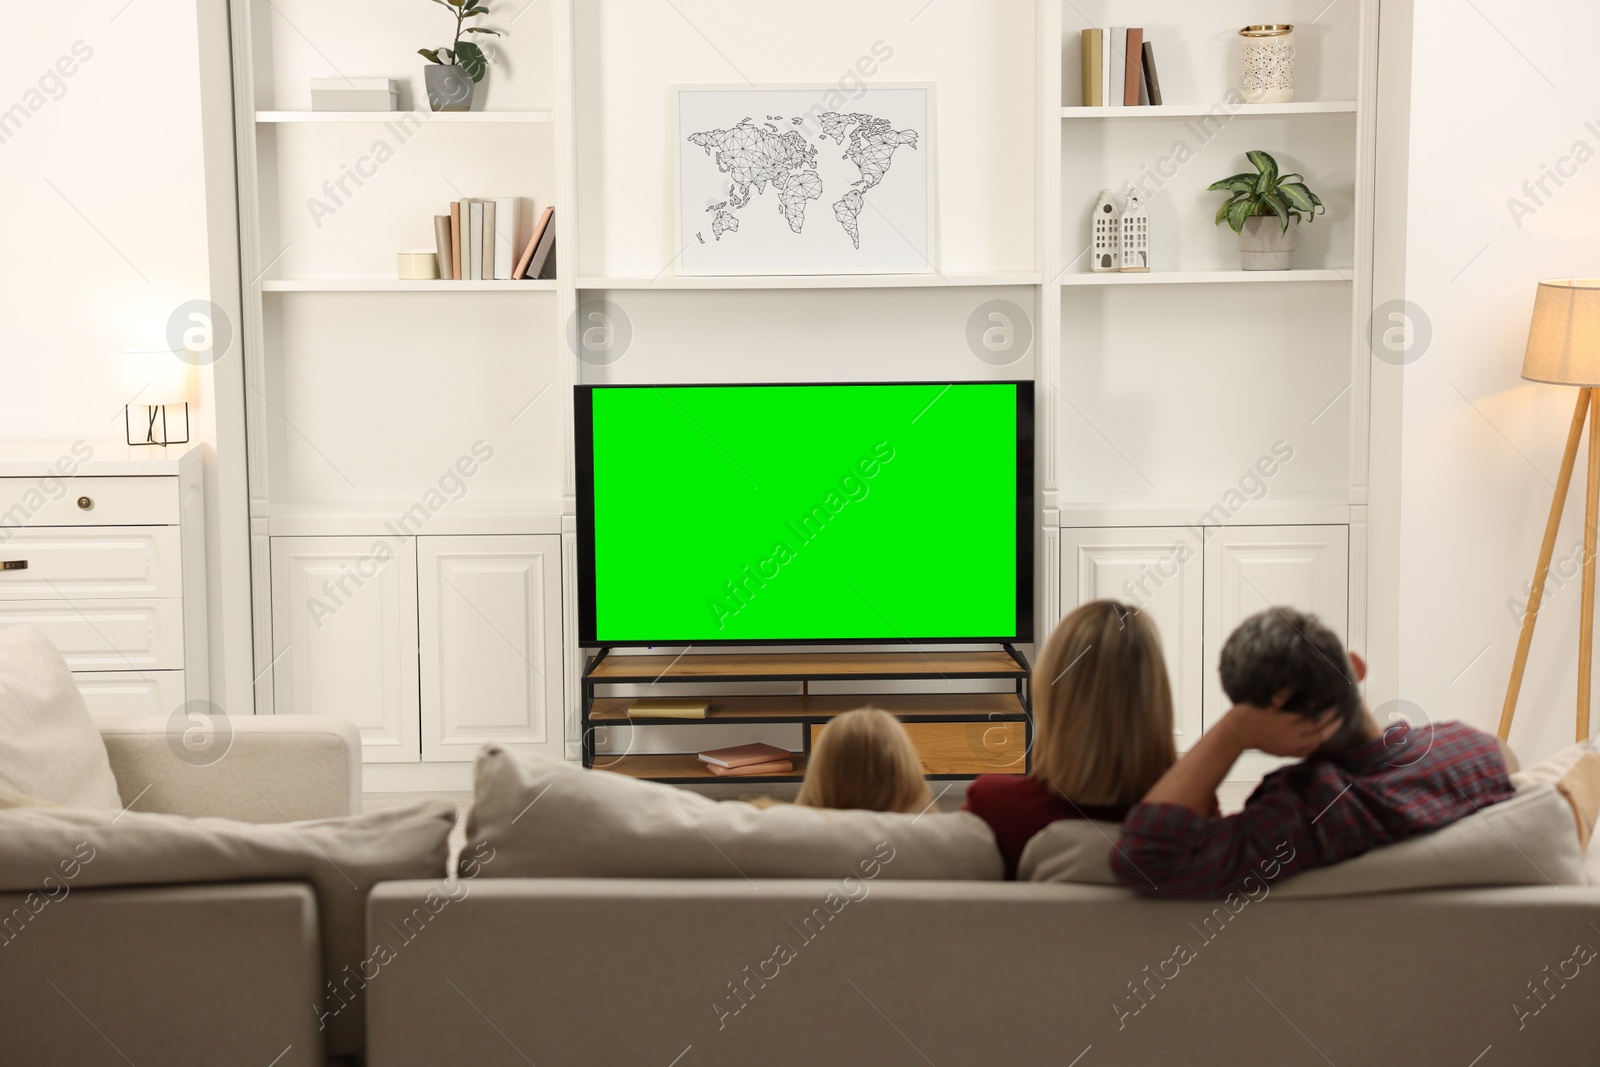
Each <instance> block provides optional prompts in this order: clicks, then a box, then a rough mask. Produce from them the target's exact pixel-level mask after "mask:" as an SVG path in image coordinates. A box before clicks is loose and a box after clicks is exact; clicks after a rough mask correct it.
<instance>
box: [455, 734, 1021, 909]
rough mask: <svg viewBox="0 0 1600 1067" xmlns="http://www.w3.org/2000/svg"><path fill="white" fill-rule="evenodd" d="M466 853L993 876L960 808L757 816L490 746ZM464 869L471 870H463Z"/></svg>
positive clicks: (983, 834) (536, 864) (518, 871)
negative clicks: (916, 812) (919, 812)
mask: <svg viewBox="0 0 1600 1067" xmlns="http://www.w3.org/2000/svg"><path fill="white" fill-rule="evenodd" d="M474 793H475V796H474V799H473V805H472V814H471V815H470V817H469V818H468V820H467V848H466V850H465V854H467V855H474V854H477V851H478V850H479V846H480V845H481V846H483V847H484V848H487V849H492V853H485V854H492V855H493V856H494V862H493V863H492V864H488V865H486V866H485V868H484V873H485V874H486V875H488V876H490V877H500V878H510V877H535V878H740V877H743V878H838V877H843V876H845V875H854V876H856V877H858V878H859V877H867V878H877V877H883V878H901V879H906V878H939V879H984V880H990V879H998V878H1000V877H1001V876H1002V874H1003V871H1004V868H1003V867H1002V864H1001V861H1000V852H999V849H998V848H996V847H995V843H994V835H993V834H991V833H990V832H989V827H988V825H987V824H985V823H984V821H983V820H982V819H980V818H978V817H977V816H976V815H973V814H971V813H968V812H951V813H939V812H931V811H930V812H927V813H925V814H922V815H901V814H893V813H886V812H875V811H827V810H822V809H817V808H806V807H798V806H796V805H792V804H782V805H776V806H774V807H770V808H758V807H756V806H754V805H752V804H746V803H742V802H740V801H716V800H711V799H709V798H707V797H704V796H701V795H699V794H698V793H692V792H690V791H688V790H686V789H677V788H674V787H672V786H669V785H662V784H660V783H658V782H645V781H640V780H638V779H634V778H629V777H626V776H624V775H620V774H613V773H611V772H609V771H598V770H584V769H583V768H581V767H577V766H574V765H572V764H568V763H565V762H562V761H560V760H551V759H541V758H539V757H533V756H529V757H522V756H514V755H512V754H511V753H509V752H507V751H506V750H505V749H503V748H501V747H499V746H497V745H488V746H486V747H485V748H484V749H483V751H482V752H481V753H479V755H478V764H477V767H476V769H475V786H474ZM463 873H464V874H470V873H473V872H471V871H468V870H467V869H466V867H465V865H464V866H463Z"/></svg>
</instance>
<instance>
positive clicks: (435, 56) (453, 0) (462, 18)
mask: <svg viewBox="0 0 1600 1067" xmlns="http://www.w3.org/2000/svg"><path fill="white" fill-rule="evenodd" d="M433 2H434V3H436V4H438V5H439V6H440V7H442V8H446V9H448V10H449V12H450V13H451V14H452V15H454V16H455V19H456V38H455V40H453V41H451V42H450V47H449V48H419V49H417V54H418V55H419V56H422V57H423V58H424V59H426V60H427V61H428V62H430V63H439V64H441V65H443V66H450V65H451V64H455V65H456V66H459V67H460V68H461V69H462V70H463V71H465V72H466V75H467V77H469V78H471V79H472V80H473V81H474V82H481V81H483V75H484V72H485V71H486V70H488V69H489V60H488V57H486V56H485V55H484V54H483V49H482V48H479V47H478V46H477V45H475V44H473V43H472V42H471V41H463V40H462V39H461V37H462V35H463V34H468V33H487V34H489V35H491V36H494V37H498V36H500V31H499V30H491V29H489V28H488V27H487V26H468V25H465V23H466V21H467V20H468V19H472V18H477V17H478V16H479V15H487V14H488V13H489V4H488V0H433Z"/></svg>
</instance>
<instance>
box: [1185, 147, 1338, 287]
mask: <svg viewBox="0 0 1600 1067" xmlns="http://www.w3.org/2000/svg"><path fill="white" fill-rule="evenodd" d="M1245 155H1246V156H1247V157H1248V158H1249V160H1250V162H1251V163H1252V164H1254V165H1255V168H1256V169H1255V173H1253V174H1252V173H1250V172H1248V171H1246V172H1245V173H1243V174H1235V175H1233V176H1232V177H1231V178H1224V179H1222V180H1221V181H1219V182H1212V183H1211V184H1210V185H1209V186H1207V187H1206V188H1207V189H1208V190H1212V189H1214V190H1217V191H1219V192H1225V193H1229V194H1231V195H1230V196H1229V197H1228V199H1227V200H1226V201H1225V202H1224V203H1223V205H1222V206H1221V207H1219V208H1218V209H1217V219H1216V221H1217V222H1218V223H1219V224H1220V223H1222V222H1223V221H1226V222H1227V223H1228V225H1229V226H1230V227H1232V229H1233V232H1234V233H1236V234H1238V235H1239V265H1240V267H1242V268H1243V269H1245V270H1288V269H1289V256H1290V254H1291V253H1293V252H1294V235H1295V229H1294V227H1293V226H1292V225H1291V223H1297V222H1299V221H1300V220H1301V219H1305V220H1306V221H1307V222H1309V221H1311V220H1312V219H1315V218H1316V216H1317V212H1318V211H1327V210H1328V209H1327V208H1326V207H1324V206H1323V204H1322V200H1321V198H1320V197H1318V196H1317V194H1316V193H1313V192H1312V191H1311V190H1310V189H1308V188H1307V187H1306V180H1305V178H1304V177H1302V176H1301V175H1299V174H1279V173H1278V161H1277V160H1275V159H1273V158H1272V157H1271V156H1270V155H1268V154H1267V153H1265V152H1260V151H1254V152H1246V153H1245Z"/></svg>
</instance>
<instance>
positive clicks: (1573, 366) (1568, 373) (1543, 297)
mask: <svg viewBox="0 0 1600 1067" xmlns="http://www.w3.org/2000/svg"><path fill="white" fill-rule="evenodd" d="M1522 376H1523V377H1524V378H1526V379H1528V380H1529V381H1530V382H1550V383H1552V384H1554V385H1582V386H1600V278H1554V279H1551V280H1549V281H1543V282H1540V283H1539V289H1538V292H1537V294H1536V295H1535V296H1534V298H1533V322H1532V324H1531V325H1530V326H1529V327H1528V351H1527V354H1526V355H1524V356H1523V357H1522Z"/></svg>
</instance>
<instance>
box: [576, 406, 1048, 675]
mask: <svg viewBox="0 0 1600 1067" xmlns="http://www.w3.org/2000/svg"><path fill="white" fill-rule="evenodd" d="M576 403H577V410H576V418H575V427H576V437H577V453H576V465H577V486H576V488H577V506H578V546H579V548H578V574H579V591H578V603H579V613H578V614H579V619H578V622H579V637H580V641H581V643H582V644H583V645H584V646H586V647H596V646H640V645H687V644H695V645H711V644H805V643H829V644H833V643H898V642H929V643H931V642H941V641H942V642H1004V641H1017V642H1024V641H1029V640H1032V628H1033V622H1032V620H1033V523H1034V513H1033V383H1032V382H916V383H900V382H893V383H871V384H865V383H863V384H795V385H593V386H580V387H578V389H577V397H576Z"/></svg>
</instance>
